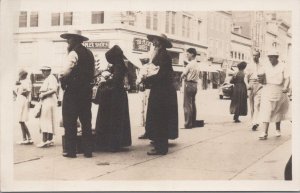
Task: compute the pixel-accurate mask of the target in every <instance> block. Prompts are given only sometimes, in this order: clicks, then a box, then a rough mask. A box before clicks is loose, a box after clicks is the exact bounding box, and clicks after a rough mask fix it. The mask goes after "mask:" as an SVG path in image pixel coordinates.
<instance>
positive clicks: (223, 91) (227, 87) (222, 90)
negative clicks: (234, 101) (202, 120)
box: [219, 82, 233, 99]
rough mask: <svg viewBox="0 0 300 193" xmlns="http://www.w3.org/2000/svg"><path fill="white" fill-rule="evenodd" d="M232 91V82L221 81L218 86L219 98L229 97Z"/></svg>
mask: <svg viewBox="0 0 300 193" xmlns="http://www.w3.org/2000/svg"><path fill="white" fill-rule="evenodd" d="M232 91H233V84H231V83H229V82H225V83H223V84H222V85H221V86H220V87H219V98H220V99H223V97H224V96H225V97H228V98H230V97H231V95H232Z"/></svg>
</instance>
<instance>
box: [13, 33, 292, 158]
mask: <svg viewBox="0 0 300 193" xmlns="http://www.w3.org/2000/svg"><path fill="white" fill-rule="evenodd" d="M61 38H63V39H66V41H67V43H68V55H67V60H66V64H65V65H64V67H65V68H64V71H63V72H62V73H61V75H60V77H59V80H58V79H57V78H56V77H55V76H54V75H53V74H52V73H51V68H50V67H49V66H43V67H42V68H41V71H42V74H43V76H44V78H45V80H44V81H43V84H42V86H41V88H40V94H39V102H38V104H39V105H36V108H39V109H38V110H37V112H36V115H35V116H36V118H38V119H39V123H40V124H39V126H40V131H41V133H42V140H41V143H39V144H38V145H37V147H49V146H52V145H53V144H54V139H53V135H54V134H55V129H56V128H57V127H58V125H57V123H58V120H57V114H58V112H57V95H58V88H59V82H60V84H61V88H62V89H63V91H64V94H63V101H62V117H63V118H62V123H63V127H64V129H65V134H64V139H65V141H64V146H65V151H64V154H63V156H65V157H68V158H76V157H77V149H76V143H77V139H78V138H77V133H78V130H77V129H78V127H77V126H78V125H77V121H78V119H79V120H80V123H81V130H82V149H83V154H84V156H85V157H86V158H90V157H92V156H93V155H92V152H93V151H94V150H99V151H109V152H118V151H122V148H124V147H128V146H131V145H132V139H131V126H130V115H129V104H128V96H127V92H126V89H125V87H124V78H125V75H126V73H127V68H126V65H125V62H124V58H126V56H125V55H124V50H122V49H121V48H120V47H119V46H118V45H115V46H113V47H112V48H111V49H109V50H108V51H107V52H106V53H105V58H106V60H107V62H108V63H109V64H110V66H109V68H107V69H106V70H105V71H102V72H101V73H99V75H102V76H103V77H104V78H103V79H101V81H98V82H97V84H95V81H94V80H95V74H96V73H95V60H94V56H93V53H92V52H91V51H90V50H89V49H88V48H86V47H84V46H83V45H82V42H84V41H87V40H88V38H87V37H85V36H83V35H81V32H80V31H79V30H75V31H72V32H69V33H64V34H62V35H61ZM147 38H148V40H149V41H150V42H152V44H153V46H154V50H153V53H152V56H151V58H150V60H149V61H148V63H146V64H144V66H143V67H145V69H146V68H147V70H146V72H149V71H151V69H152V68H150V67H149V66H150V64H151V65H154V66H155V69H156V71H155V72H154V71H153V72H150V73H148V74H147V73H145V74H141V81H140V82H139V85H138V86H139V88H140V90H141V92H140V93H141V94H140V96H141V100H142V103H143V105H142V109H141V118H142V121H141V126H144V127H145V133H144V134H143V135H141V136H140V137H139V139H149V140H151V144H152V145H153V147H154V148H153V149H151V150H150V151H148V152H147V154H148V155H165V154H167V153H168V140H170V139H171V140H173V139H176V138H178V128H179V126H178V101H177V93H176V89H175V87H174V84H173V74H174V73H173V67H172V59H171V58H170V56H169V54H168V52H167V49H168V48H171V47H172V44H171V42H170V41H169V40H168V38H167V37H166V36H165V35H164V34H160V35H148V36H147ZM186 56H187V57H186V58H187V65H186V67H185V69H184V71H183V73H182V75H181V81H182V86H183V90H184V91H183V93H184V103H183V107H184V118H185V124H184V129H192V128H194V127H197V124H196V122H197V120H196V112H197V110H196V97H195V96H196V94H197V85H198V81H199V77H200V70H199V65H201V62H200V63H199V62H197V61H196V56H197V52H196V50H195V49H194V48H189V49H187V53H186ZM267 56H268V60H265V61H264V62H261V61H260V60H259V59H260V53H259V52H258V51H254V53H253V62H250V63H249V64H248V63H246V62H244V61H243V62H240V63H239V64H237V68H238V71H236V72H233V73H232V79H231V80H230V82H231V83H232V84H233V85H234V87H233V93H232V96H231V103H230V107H229V110H230V113H231V114H233V115H234V116H233V120H234V122H235V123H239V122H240V119H239V117H240V116H246V115H247V113H248V105H247V101H248V99H249V104H250V106H249V109H250V112H251V118H252V130H253V131H256V130H257V129H258V128H259V127H261V130H262V131H263V132H262V134H261V135H260V136H259V139H262V140H266V139H267V137H268V128H269V124H270V123H272V122H275V124H276V136H277V137H279V136H280V135H281V134H280V123H281V121H283V120H287V119H290V116H289V112H290V111H289V106H288V104H289V99H288V97H287V92H288V88H289V84H290V81H289V72H288V70H287V68H286V65H285V64H284V63H282V62H280V57H279V53H278V52H276V51H271V52H269V53H268V54H267ZM104 72H105V73H106V74H108V75H107V76H104ZM27 75H28V72H26V71H25V70H21V71H20V72H19V78H18V81H17V83H16V89H15V92H14V93H15V96H16V106H17V109H16V112H17V115H18V122H19V124H20V126H21V131H22V134H23V141H21V142H19V144H32V143H33V141H32V139H31V135H30V132H29V129H28V128H27V125H26V121H28V112H29V105H28V104H29V101H30V91H31V88H30V82H29V81H28V79H27ZM97 76H98V75H97ZM96 78H97V77H96ZM99 80H100V79H99ZM92 83H94V84H92ZM95 86H96V93H93V87H95ZM93 94H95V96H93ZM92 101H93V102H94V103H96V104H98V114H97V118H96V127H95V137H93V133H92V124H91V116H92V112H91V106H92ZM145 104H146V105H145ZM95 144H96V145H95ZM95 146H96V148H95Z"/></svg>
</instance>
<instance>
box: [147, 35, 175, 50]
mask: <svg viewBox="0 0 300 193" xmlns="http://www.w3.org/2000/svg"><path fill="white" fill-rule="evenodd" d="M147 38H148V40H149V41H150V42H152V41H153V39H154V38H157V39H159V40H160V41H161V42H162V43H163V44H164V45H165V47H166V48H172V47H173V46H172V43H171V42H170V41H169V40H168V37H167V36H166V35H165V34H160V35H147Z"/></svg>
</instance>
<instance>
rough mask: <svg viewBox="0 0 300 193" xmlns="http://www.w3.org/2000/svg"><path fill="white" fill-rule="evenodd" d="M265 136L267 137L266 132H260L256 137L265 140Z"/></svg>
mask: <svg viewBox="0 0 300 193" xmlns="http://www.w3.org/2000/svg"><path fill="white" fill-rule="evenodd" d="M267 138H268V134H267V133H261V135H260V136H259V137H258V139H260V140H266V139H267Z"/></svg>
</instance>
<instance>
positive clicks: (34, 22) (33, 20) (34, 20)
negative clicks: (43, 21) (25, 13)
mask: <svg viewBox="0 0 300 193" xmlns="http://www.w3.org/2000/svg"><path fill="white" fill-rule="evenodd" d="M38 23H39V16H38V12H31V14H30V27H37V26H38Z"/></svg>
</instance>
